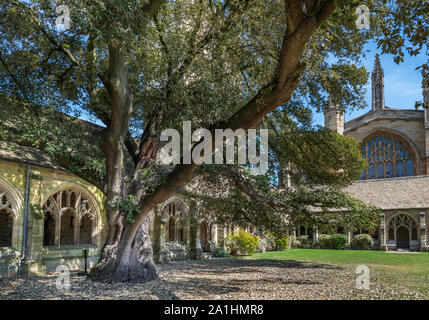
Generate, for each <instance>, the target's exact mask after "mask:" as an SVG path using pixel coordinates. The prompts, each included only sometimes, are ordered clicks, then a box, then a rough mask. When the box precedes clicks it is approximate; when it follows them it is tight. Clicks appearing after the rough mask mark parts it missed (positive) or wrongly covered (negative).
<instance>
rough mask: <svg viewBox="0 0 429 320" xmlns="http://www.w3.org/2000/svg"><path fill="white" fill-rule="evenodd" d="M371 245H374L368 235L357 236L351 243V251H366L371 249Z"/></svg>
mask: <svg viewBox="0 0 429 320" xmlns="http://www.w3.org/2000/svg"><path fill="white" fill-rule="evenodd" d="M373 245H374V241H373V240H372V238H371V236H370V235H369V234H358V235H356V236H354V237H353V241H352V248H353V249H361V250H368V249H371V248H372V246H373Z"/></svg>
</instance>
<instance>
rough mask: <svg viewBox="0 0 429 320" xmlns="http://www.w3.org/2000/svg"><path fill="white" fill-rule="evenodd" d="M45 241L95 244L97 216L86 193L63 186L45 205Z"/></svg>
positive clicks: (51, 243)
mask: <svg viewBox="0 0 429 320" xmlns="http://www.w3.org/2000/svg"><path fill="white" fill-rule="evenodd" d="M43 213H44V216H45V223H44V234H43V245H45V246H52V245H57V246H58V245H80V244H96V230H95V229H96V224H95V223H94V222H95V221H96V218H97V214H96V211H95V208H94V207H93V206H92V205H91V203H90V201H89V199H88V197H87V196H85V195H84V194H83V193H82V192H80V191H78V190H61V191H59V192H57V193H56V194H54V195H52V196H50V197H49V198H48V200H47V201H46V202H45V204H44V205H43Z"/></svg>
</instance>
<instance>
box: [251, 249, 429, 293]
mask: <svg viewBox="0 0 429 320" xmlns="http://www.w3.org/2000/svg"><path fill="white" fill-rule="evenodd" d="M247 258H249V259H269V260H294V261H306V262H315V263H325V264H332V265H340V266H343V267H353V266H358V265H360V264H365V265H367V266H368V267H369V269H370V272H371V275H370V281H371V282H373V281H386V282H389V283H391V284H394V285H397V286H401V287H406V288H409V289H411V290H417V291H418V292H419V293H421V294H423V295H424V296H425V297H426V298H427V299H429V253H427V252H419V253H389V252H385V251H369V250H320V249H291V250H286V251H273V252H264V253H257V254H255V255H253V256H252V257H247Z"/></svg>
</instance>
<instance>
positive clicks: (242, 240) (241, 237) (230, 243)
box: [226, 230, 259, 256]
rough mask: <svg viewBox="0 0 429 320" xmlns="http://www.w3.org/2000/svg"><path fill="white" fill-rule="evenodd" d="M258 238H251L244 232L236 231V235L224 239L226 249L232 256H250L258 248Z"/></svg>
mask: <svg viewBox="0 0 429 320" xmlns="http://www.w3.org/2000/svg"><path fill="white" fill-rule="evenodd" d="M258 242H259V239H258V237H254V236H252V235H251V234H250V233H248V232H245V231H242V230H240V231H238V234H232V235H229V236H228V237H227V239H226V247H227V248H228V250H229V253H230V254H231V255H233V256H236V255H238V254H246V255H252V254H254V253H255V252H256V248H257V247H258Z"/></svg>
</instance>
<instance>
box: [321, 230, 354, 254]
mask: <svg viewBox="0 0 429 320" xmlns="http://www.w3.org/2000/svg"><path fill="white" fill-rule="evenodd" d="M348 239H349V238H348V237H347V236H346V235H344V234H338V233H337V234H332V235H329V234H321V235H319V239H318V241H317V242H318V245H319V248H320V249H336V250H343V249H345V248H347V242H348Z"/></svg>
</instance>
